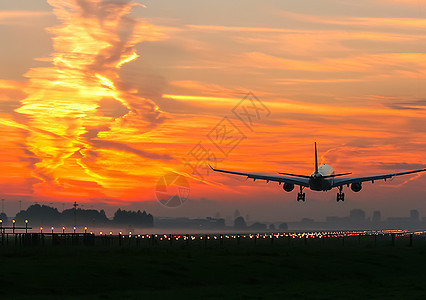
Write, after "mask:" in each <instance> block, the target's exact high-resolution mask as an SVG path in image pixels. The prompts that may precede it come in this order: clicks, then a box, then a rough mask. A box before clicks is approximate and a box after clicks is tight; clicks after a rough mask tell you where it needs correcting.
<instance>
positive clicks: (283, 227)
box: [278, 223, 288, 230]
mask: <svg viewBox="0 0 426 300" xmlns="http://www.w3.org/2000/svg"><path fill="white" fill-rule="evenodd" d="M278 229H279V230H288V225H287V223H281V224H280V226H278Z"/></svg>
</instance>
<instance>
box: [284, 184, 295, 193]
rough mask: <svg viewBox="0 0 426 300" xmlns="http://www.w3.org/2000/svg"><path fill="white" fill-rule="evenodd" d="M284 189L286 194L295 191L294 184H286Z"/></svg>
mask: <svg viewBox="0 0 426 300" xmlns="http://www.w3.org/2000/svg"><path fill="white" fill-rule="evenodd" d="M283 189H284V191H286V192H291V191H292V190H293V189H294V184H292V183H284V184H283Z"/></svg>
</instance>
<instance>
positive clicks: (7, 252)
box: [0, 236, 426, 299]
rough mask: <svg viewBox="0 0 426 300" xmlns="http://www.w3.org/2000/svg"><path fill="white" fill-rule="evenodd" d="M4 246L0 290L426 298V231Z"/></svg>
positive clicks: (17, 294)
mask: <svg viewBox="0 0 426 300" xmlns="http://www.w3.org/2000/svg"><path fill="white" fill-rule="evenodd" d="M408 245H409V240H408V237H401V238H397V240H396V245H395V246H392V245H391V240H390V237H389V236H382V237H379V238H378V239H377V241H376V242H374V240H373V238H372V237H363V238H362V239H361V240H358V238H356V237H354V238H347V239H346V240H345V243H344V244H343V243H342V240H341V239H339V238H336V239H329V240H325V241H321V240H319V239H316V240H308V241H307V243H306V244H305V242H304V241H303V240H302V239H300V240H299V239H295V240H291V241H290V242H289V241H288V240H286V239H282V240H275V241H274V243H273V244H271V243H270V240H259V241H258V242H257V244H256V245H255V244H254V243H253V241H252V240H242V241H241V243H240V244H237V243H236V242H235V241H231V240H229V241H225V242H224V245H223V246H220V244H219V242H218V241H209V243H207V246H206V245H205V244H204V242H201V241H198V242H191V243H190V244H189V245H187V244H186V243H183V242H182V243H175V244H173V245H172V246H170V244H169V243H168V242H164V243H160V244H159V245H154V246H153V245H148V244H146V245H144V244H141V245H139V247H136V246H134V245H133V246H127V245H124V246H122V247H119V246H118V245H114V246H101V245H95V246H92V247H83V246H66V247H64V246H56V247H55V246H50V245H45V246H44V247H41V246H39V247H28V248H22V247H18V248H15V247H11V246H9V247H2V248H0V254H1V256H0V266H1V272H0V293H1V299H72V298H78V299H181V298H182V299H183V298H186V299H188V298H204V299H205V298H207V299H221V298H232V299H233V298H238V299H426V272H425V271H426V268H425V267H426V262H425V261H426V238H422V237H416V238H415V240H414V245H413V246H412V247H409V246H408Z"/></svg>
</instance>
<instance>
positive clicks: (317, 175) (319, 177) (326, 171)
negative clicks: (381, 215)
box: [210, 142, 426, 202]
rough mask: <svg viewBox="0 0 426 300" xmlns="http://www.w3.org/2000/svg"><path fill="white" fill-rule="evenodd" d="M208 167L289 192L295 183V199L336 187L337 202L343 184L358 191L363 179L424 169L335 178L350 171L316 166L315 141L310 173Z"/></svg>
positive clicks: (391, 175)
mask: <svg viewBox="0 0 426 300" xmlns="http://www.w3.org/2000/svg"><path fill="white" fill-rule="evenodd" d="M210 168H211V169H212V170H213V171H215V172H222V173H228V174H235V175H242V176H247V178H252V179H253V181H256V179H260V180H266V182H267V183H268V182H269V181H275V182H278V183H279V184H281V183H283V189H284V191H286V192H291V191H292V190H293V189H294V186H295V185H298V186H299V187H300V192H299V193H298V194H297V201H305V193H304V192H303V189H304V188H307V187H308V188H309V189H311V190H313V191H329V190H331V189H332V188H338V189H339V192H338V193H337V202H339V201H345V193H343V186H345V185H347V186H348V187H349V186H350V187H351V189H352V191H354V192H359V191H361V189H362V183H363V182H365V181H371V182H372V183H374V181H376V180H382V179H383V180H384V181H386V180H387V179H390V178H392V177H395V176H400V175H406V174H413V173H419V172H424V171H426V169H419V170H413V171H407V172H400V173H393V174H383V175H375V176H366V177H352V178H336V177H341V176H345V175H349V174H351V173H341V174H335V173H334V170H333V168H332V167H331V166H330V165H327V164H322V165H320V166H318V154H317V143H316V142H315V171H314V172H313V173H312V174H311V175H298V174H291V173H278V174H282V175H288V176H291V177H287V176H270V175H264V174H261V173H244V172H234V171H228V170H220V169H215V168H212V167H211V166H210Z"/></svg>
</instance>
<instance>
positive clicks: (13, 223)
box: [12, 219, 16, 233]
mask: <svg viewBox="0 0 426 300" xmlns="http://www.w3.org/2000/svg"><path fill="white" fill-rule="evenodd" d="M15 222H16V221H15V219H13V220H12V233H15Z"/></svg>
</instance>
